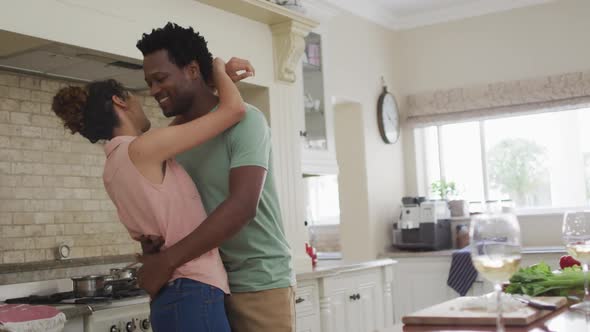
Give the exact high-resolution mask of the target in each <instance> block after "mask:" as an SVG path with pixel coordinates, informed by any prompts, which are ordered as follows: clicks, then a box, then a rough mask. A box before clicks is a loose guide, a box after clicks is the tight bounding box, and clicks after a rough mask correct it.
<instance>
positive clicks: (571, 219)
mask: <svg viewBox="0 0 590 332" xmlns="http://www.w3.org/2000/svg"><path fill="white" fill-rule="evenodd" d="M562 234H563V242H564V243H565V247H566V249H567V252H568V253H569V254H570V255H572V256H573V257H574V258H575V259H577V260H578V261H580V263H582V269H583V270H584V300H583V301H582V302H581V303H578V304H574V305H572V306H571V307H570V308H571V309H573V310H578V311H583V312H584V313H586V314H590V294H589V292H588V278H589V276H588V264H590V211H570V212H566V213H565V214H564V215H563V227H562Z"/></svg>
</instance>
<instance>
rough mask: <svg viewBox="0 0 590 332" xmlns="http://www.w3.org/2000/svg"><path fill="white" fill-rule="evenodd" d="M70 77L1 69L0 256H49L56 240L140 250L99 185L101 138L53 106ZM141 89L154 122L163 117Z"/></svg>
mask: <svg viewBox="0 0 590 332" xmlns="http://www.w3.org/2000/svg"><path fill="white" fill-rule="evenodd" d="M73 84H74V85H75V84H76V83H69V82H66V81H60V80H53V79H46V78H39V77H34V76H28V75H21V74H16V73H12V72H6V71H0V230H1V232H0V263H4V264H7V263H24V262H33V261H43V260H54V259H55V258H56V257H55V248H56V247H57V246H58V245H59V244H60V243H66V244H68V245H69V246H71V248H72V252H71V257H72V258H81V257H95V256H109V255H124V254H131V253H135V252H138V251H139V250H140V249H139V246H138V245H137V244H136V243H135V242H134V241H132V240H131V239H130V238H129V235H128V234H127V231H126V230H125V228H124V227H123V226H122V225H121V223H120V222H119V219H118V216H117V212H116V210H115V207H114V205H113V204H112V203H111V201H110V199H109V198H108V196H107V194H106V192H105V190H104V188H103V183H102V170H103V165H104V152H103V145H102V144H91V143H90V142H89V141H88V140H86V139H85V138H83V137H81V136H80V135H71V134H70V132H69V131H68V130H66V129H64V128H63V126H62V124H61V122H60V120H59V118H58V117H57V116H56V115H55V114H53V112H52V111H51V100H52V98H53V95H54V94H55V93H56V92H57V90H58V89H60V88H61V87H64V86H66V85H73ZM138 95H139V97H140V98H141V99H142V100H143V106H144V110H145V112H146V114H147V115H148V117H149V118H150V119H151V120H152V126H154V127H158V126H164V125H166V124H167V123H168V121H169V120H167V119H165V118H164V117H163V116H162V115H161V114H160V110H159V108H158V107H157V105H156V104H155V102H154V100H153V99H152V98H151V97H149V96H147V95H146V94H141V93H140V94H138ZM0 269H1V267H0Z"/></svg>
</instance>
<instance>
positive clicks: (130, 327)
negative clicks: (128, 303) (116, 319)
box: [125, 320, 135, 332]
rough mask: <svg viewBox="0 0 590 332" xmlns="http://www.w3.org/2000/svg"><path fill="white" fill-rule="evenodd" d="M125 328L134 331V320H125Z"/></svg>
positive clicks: (130, 331) (129, 331)
mask: <svg viewBox="0 0 590 332" xmlns="http://www.w3.org/2000/svg"><path fill="white" fill-rule="evenodd" d="M125 330H127V332H133V331H135V322H134V321H133V320H132V321H130V322H127V325H125Z"/></svg>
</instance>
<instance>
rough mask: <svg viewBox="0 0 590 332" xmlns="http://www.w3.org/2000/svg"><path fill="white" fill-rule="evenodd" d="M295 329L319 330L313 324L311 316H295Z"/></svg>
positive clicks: (304, 331) (299, 331)
mask: <svg viewBox="0 0 590 332" xmlns="http://www.w3.org/2000/svg"><path fill="white" fill-rule="evenodd" d="M296 324H297V325H296V330H297V332H319V330H318V329H317V328H316V326H315V322H314V320H313V317H304V318H299V317H297V323H296Z"/></svg>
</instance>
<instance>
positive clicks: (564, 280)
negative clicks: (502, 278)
mask: <svg viewBox="0 0 590 332" xmlns="http://www.w3.org/2000/svg"><path fill="white" fill-rule="evenodd" d="M583 289H584V272H583V271H582V268H581V267H579V266H572V267H567V268H565V269H563V270H562V271H557V272H552V271H551V268H550V267H549V265H547V264H546V263H544V262H541V263H539V264H535V265H532V266H529V267H527V268H521V269H520V270H519V271H518V272H516V273H515V274H514V275H513V276H512V278H510V284H509V285H508V286H507V287H506V290H505V291H506V293H510V294H527V295H530V296H541V295H544V296H567V295H572V294H574V293H577V292H579V291H580V290H583Z"/></svg>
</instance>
